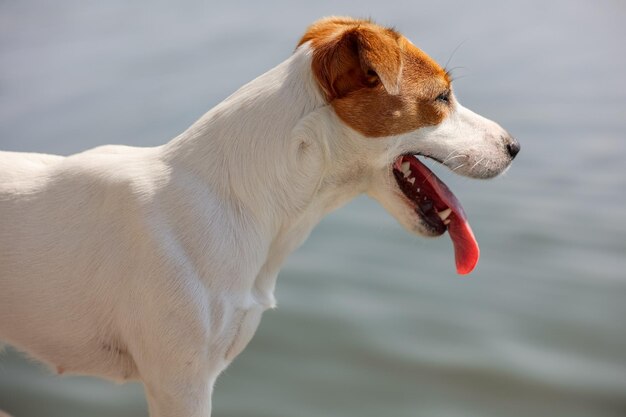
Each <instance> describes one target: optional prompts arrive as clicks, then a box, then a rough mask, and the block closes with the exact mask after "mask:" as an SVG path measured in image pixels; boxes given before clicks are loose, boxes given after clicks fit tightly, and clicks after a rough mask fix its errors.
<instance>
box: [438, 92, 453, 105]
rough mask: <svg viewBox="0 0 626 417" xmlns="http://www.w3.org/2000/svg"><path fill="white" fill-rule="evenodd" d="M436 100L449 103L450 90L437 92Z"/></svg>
mask: <svg viewBox="0 0 626 417" xmlns="http://www.w3.org/2000/svg"><path fill="white" fill-rule="evenodd" d="M436 100H437V101H440V102H442V103H445V104H450V91H444V92H443V93H441V94H439V95H438V96H437V98H436Z"/></svg>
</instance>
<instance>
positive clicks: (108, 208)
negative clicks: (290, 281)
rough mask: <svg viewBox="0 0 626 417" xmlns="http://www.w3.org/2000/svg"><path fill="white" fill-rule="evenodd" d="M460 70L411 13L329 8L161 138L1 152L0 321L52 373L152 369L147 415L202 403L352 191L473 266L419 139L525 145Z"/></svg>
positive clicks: (457, 158)
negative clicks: (460, 93) (330, 12)
mask: <svg viewBox="0 0 626 417" xmlns="http://www.w3.org/2000/svg"><path fill="white" fill-rule="evenodd" d="M450 83H451V79H450V76H449V75H448V73H447V72H446V71H445V70H444V69H442V68H441V67H440V66H439V65H437V64H436V63H435V62H434V61H433V60H432V59H431V58H430V57H428V56H427V55H426V54H425V53H424V52H422V51H421V50H420V49H418V48H417V47H415V46H414V45H413V44H412V43H411V42H410V41H409V40H408V39H406V38H405V37H404V36H402V35H401V34H399V33H398V32H397V31H395V30H392V29H388V28H384V27H381V26H378V25H376V24H374V23H372V22H371V21H367V20H357V19H352V18H345V17H330V18H325V19H322V20H319V21H317V22H315V23H314V24H313V25H312V26H310V27H309V28H308V30H307V31H306V33H305V35H304V36H303V38H302V39H301V40H300V43H299V45H298V47H297V49H296V50H295V52H294V53H293V55H292V56H291V57H290V58H288V59H287V60H286V61H285V62H283V63H282V64H280V65H278V66H277V67H275V68H274V69H272V70H270V71H268V72H267V73H265V74H263V75H261V76H260V77H258V78H257V79H255V80H253V81H252V82H250V83H249V84H247V85H245V86H243V87H242V88H240V89H239V90H238V91H237V92H235V93H234V94H233V95H232V96H230V97H228V98H227V99H226V100H224V101H223V102H222V103H220V104H219V105H217V106H216V107H215V108H213V109H212V110H211V111H209V112H208V113H206V114H205V115H204V116H203V117H202V118H201V119H200V120H198V121H197V122H196V123H194V124H193V125H192V126H191V127H189V128H188V129H187V130H186V131H185V132H183V133H182V134H180V135H179V136H178V137H176V138H174V139H173V140H172V141H171V142H169V143H167V144H165V145H162V146H158V147H154V148H135V147H128V146H119V145H111V146H102V147H98V148H95V149H92V150H88V151H85V152H82V153H79V154H76V155H71V156H68V157H63V156H57V155H45V154H35V153H15V152H0V339H1V340H3V341H5V342H8V343H10V344H12V345H14V346H15V347H17V348H18V349H20V350H23V351H25V352H27V353H28V354H29V355H30V356H32V357H34V358H36V359H38V360H40V361H42V362H44V363H46V364H48V365H50V366H51V367H52V368H53V369H55V370H56V371H57V372H58V373H64V372H65V373H68V374H70V373H71V374H89V375H98V376H101V377H104V378H109V379H113V380H117V381H126V380H140V381H142V382H143V384H144V386H145V391H146V396H147V400H148V406H149V410H150V415H151V416H152V417H195V416H198V417H200V416H202V417H207V416H209V415H210V413H211V392H212V389H213V384H214V382H215V379H216V378H217V376H218V375H219V374H220V372H222V371H223V370H224V369H225V368H226V366H227V365H228V364H229V363H230V362H231V361H232V360H233V359H234V358H235V356H237V355H238V354H239V353H240V352H241V351H242V350H243V349H244V347H245V346H246V345H247V344H248V342H249V341H250V339H251V338H252V336H253V334H254V332H255V330H256V328H257V326H258V325H259V321H260V320H261V315H262V313H263V311H264V310H266V309H269V308H272V307H274V306H275V299H274V287H275V285H276V276H277V274H278V271H279V269H280V267H281V265H282V263H283V262H284V260H285V258H286V257H287V256H288V255H289V253H291V252H292V251H293V250H294V249H295V248H297V247H298V245H300V244H301V243H302V242H303V241H304V240H305V239H306V237H307V236H308V235H309V233H310V231H311V229H312V228H313V227H314V226H315V224H317V223H318V222H319V221H320V219H321V218H322V217H323V216H324V215H325V214H327V213H329V212H330V211H332V210H335V209H336V208H338V207H340V206H342V205H343V204H345V203H346V202H348V201H349V200H351V199H352V198H354V197H355V196H357V195H359V194H361V193H367V194H368V195H370V196H371V197H373V198H374V199H376V200H378V201H379V202H380V203H381V204H382V205H383V206H384V207H385V208H386V209H387V210H388V211H389V212H390V213H391V214H392V215H393V216H394V217H395V218H396V219H397V220H398V221H399V222H400V223H401V224H402V225H403V226H404V227H405V228H406V229H408V230H409V231H411V232H414V233H416V234H419V235H423V236H440V235H442V234H443V233H445V232H446V231H448V234H449V235H450V238H451V239H452V242H453V246H454V251H455V257H456V268H457V271H458V272H459V273H461V274H466V273H469V272H470V271H471V270H472V269H473V268H474V266H475V264H476V262H477V260H478V254H479V251H478V245H477V243H476V240H475V238H474V235H473V233H472V230H471V229H470V226H469V224H468V222H467V217H466V215H465V213H464V211H463V208H462V206H461V204H460V203H459V201H458V200H457V199H456V197H455V196H454V194H453V193H452V192H451V191H450V190H449V189H448V187H447V186H446V185H445V184H444V183H443V182H442V181H441V180H439V179H438V178H437V176H435V174H433V173H432V172H431V171H430V170H429V169H428V168H427V167H426V166H425V165H424V164H423V163H422V162H421V161H420V157H424V158H430V159H433V160H435V161H438V162H440V163H441V164H443V165H446V166H447V167H449V168H451V169H452V170H453V171H454V172H456V173H458V174H462V175H465V176H468V177H473V178H491V177H494V176H496V175H498V174H500V173H501V172H503V171H504V170H505V169H506V168H507V167H508V166H509V164H510V163H511V161H512V160H513V158H514V157H515V155H516V154H517V153H518V151H519V149H520V147H519V144H518V143H517V142H516V141H515V140H514V139H513V138H512V137H511V136H510V135H509V134H508V133H507V132H506V131H505V130H504V129H502V128H501V127H500V126H499V125H498V124H496V123H494V122H492V121H490V120H488V119H485V118H484V117H481V116H479V115H477V114H475V113H473V112H471V111H470V110H468V109H466V108H464V107H462V106H461V104H460V103H459V102H458V100H457V99H456V98H455V97H454V95H453V93H452V89H451V85H450ZM418 155H419V157H418Z"/></svg>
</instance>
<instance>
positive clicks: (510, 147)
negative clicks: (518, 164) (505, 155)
mask: <svg viewBox="0 0 626 417" xmlns="http://www.w3.org/2000/svg"><path fill="white" fill-rule="evenodd" d="M505 140H506V141H507V144H506V150H507V151H509V155H511V159H513V158H515V155H517V154H518V153H519V150H520V146H519V142H518V141H516V140H515V139H514V138H512V137H510V136H509V137H508V138H507V139H505Z"/></svg>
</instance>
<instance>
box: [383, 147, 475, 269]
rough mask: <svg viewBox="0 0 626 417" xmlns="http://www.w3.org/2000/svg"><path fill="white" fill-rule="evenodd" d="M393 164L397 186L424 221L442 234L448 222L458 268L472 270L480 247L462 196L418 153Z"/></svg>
mask: <svg viewBox="0 0 626 417" xmlns="http://www.w3.org/2000/svg"><path fill="white" fill-rule="evenodd" d="M419 156H425V155H419ZM430 158H431V159H434V160H436V158H432V157H430ZM438 162H439V161H438ZM440 163H441V162H440ZM392 168H393V174H394V176H395V178H396V182H397V183H398V187H399V188H400V190H401V191H402V193H403V194H404V195H405V196H406V197H407V198H408V200H410V202H411V203H412V205H413V208H414V209H415V211H416V213H417V214H418V216H420V218H421V219H422V221H423V223H424V224H425V225H426V226H427V227H428V228H429V229H431V231H432V232H434V234H435V235H441V234H443V233H444V232H445V231H446V225H447V230H448V232H449V234H450V238H451V239H452V243H453V245H454V252H455V260H456V267H457V272H458V273H459V274H468V273H470V272H471V271H472V270H473V269H474V267H475V266H476V263H477V262H478V258H479V255H480V250H479V248H478V243H477V242H476V238H475V237H474V233H473V232H472V229H471V228H470V225H469V223H468V221H467V216H466V215H465V211H464V210H463V206H462V205H461V203H460V202H459V200H458V199H457V198H456V196H455V195H454V194H453V193H452V191H450V189H449V188H448V186H447V185H446V184H445V183H444V182H443V181H441V180H440V179H439V178H438V177H437V176H436V175H435V173H434V172H432V171H431V170H430V169H429V168H428V167H427V166H426V165H424V164H423V163H422V162H421V161H420V160H419V159H418V155H417V154H404V155H400V156H399V157H398V158H396V159H395V161H394V163H393V166H392Z"/></svg>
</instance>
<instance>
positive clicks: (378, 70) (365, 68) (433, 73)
mask: <svg viewBox="0 0 626 417" xmlns="http://www.w3.org/2000/svg"><path fill="white" fill-rule="evenodd" d="M309 41H310V42H311V48H312V49H313V61H312V70H313V73H314V74H315V77H316V79H317V81H318V84H319V86H320V89H321V90H322V92H323V94H324V96H325V98H326V100H327V101H328V103H330V104H331V105H332V106H333V108H334V109H335V112H336V113H337V115H338V116H339V117H340V118H341V120H343V121H344V122H345V123H346V124H348V125H349V126H350V127H352V128H353V129H355V130H357V131H358V132H360V133H362V134H364V135H365V136H370V137H381V136H391V135H397V134H401V133H405V132H409V131H412V130H415V129H418V128H420V127H424V126H429V125H436V124H438V123H440V122H441V121H442V120H443V119H444V118H445V116H446V115H447V114H448V111H449V105H447V104H446V103H444V102H442V101H440V100H437V97H438V96H439V95H440V94H442V93H443V92H445V91H448V90H449V89H450V79H449V77H448V75H447V74H446V72H445V71H444V70H443V69H442V68H441V67H440V66H439V65H437V63H435V62H434V61H433V60H432V59H431V58H430V57H429V56H428V55H426V54H425V53H424V52H422V51H421V50H420V49H418V48H417V47H415V46H414V45H413V44H411V43H410V42H409V41H408V40H407V39H406V38H404V37H403V36H402V35H400V34H399V33H397V32H396V31H394V30H392V29H388V28H384V27H382V26H378V25H376V24H374V23H372V22H370V21H367V20H356V19H352V18H344V17H331V18H326V19H322V20H319V21H317V22H315V23H314V24H313V25H311V26H310V27H309V28H308V30H307V32H306V34H305V35H304V36H303V37H302V39H301V40H300V43H299V44H298V46H299V45H302V44H303V43H306V42H309Z"/></svg>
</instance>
